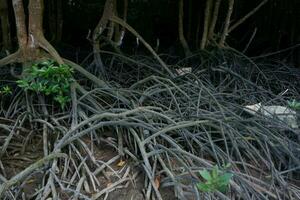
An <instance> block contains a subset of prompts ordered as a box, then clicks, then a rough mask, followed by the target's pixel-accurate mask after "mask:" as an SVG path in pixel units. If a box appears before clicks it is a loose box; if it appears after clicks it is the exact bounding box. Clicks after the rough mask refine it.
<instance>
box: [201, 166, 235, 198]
mask: <svg viewBox="0 0 300 200" xmlns="http://www.w3.org/2000/svg"><path fill="white" fill-rule="evenodd" d="M228 167H230V164H227V165H226V166H225V167H224V168H228ZM199 173H200V176H201V177H202V178H203V179H204V180H205V182H204V183H198V184H197V187H198V189H199V190H200V191H201V192H215V191H220V192H223V193H225V192H226V191H227V189H228V186H229V182H230V179H231V178H232V176H233V174H232V173H225V172H223V170H220V169H219V168H218V166H215V167H214V168H213V169H212V170H211V171H210V172H209V171H207V170H206V169H204V170H201V171H200V172H199Z"/></svg>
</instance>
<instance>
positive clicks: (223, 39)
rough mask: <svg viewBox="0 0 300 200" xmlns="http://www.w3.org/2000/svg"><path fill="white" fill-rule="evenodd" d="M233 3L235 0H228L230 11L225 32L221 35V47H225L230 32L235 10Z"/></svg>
mask: <svg viewBox="0 0 300 200" xmlns="http://www.w3.org/2000/svg"><path fill="white" fill-rule="evenodd" d="M233 5H234V0H228V11H227V15H226V19H225V24H224V29H223V33H222V35H221V39H220V43H219V45H220V46H221V47H224V45H225V41H226V38H227V36H228V34H229V26H230V20H231V15H232V12H233Z"/></svg>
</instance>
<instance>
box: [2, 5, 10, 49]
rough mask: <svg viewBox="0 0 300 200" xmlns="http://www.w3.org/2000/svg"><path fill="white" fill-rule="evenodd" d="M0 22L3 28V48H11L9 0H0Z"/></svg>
mask: <svg viewBox="0 0 300 200" xmlns="http://www.w3.org/2000/svg"><path fill="white" fill-rule="evenodd" d="M0 22H1V30H2V42H3V50H10V49H11V47H12V46H11V35H10V24H9V19H8V7H7V0H0Z"/></svg>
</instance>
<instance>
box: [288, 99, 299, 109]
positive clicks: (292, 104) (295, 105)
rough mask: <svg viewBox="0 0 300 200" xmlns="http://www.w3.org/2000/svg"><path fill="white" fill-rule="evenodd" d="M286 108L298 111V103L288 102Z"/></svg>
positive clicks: (294, 101)
mask: <svg viewBox="0 0 300 200" xmlns="http://www.w3.org/2000/svg"><path fill="white" fill-rule="evenodd" d="M288 106H289V107H290V108H291V109H294V110H300V102H299V101H296V100H295V99H293V101H288Z"/></svg>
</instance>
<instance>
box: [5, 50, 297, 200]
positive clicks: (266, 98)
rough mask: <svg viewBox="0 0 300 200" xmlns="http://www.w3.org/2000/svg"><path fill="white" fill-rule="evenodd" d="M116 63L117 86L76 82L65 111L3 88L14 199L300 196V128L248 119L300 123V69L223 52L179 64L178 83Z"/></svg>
mask: <svg viewBox="0 0 300 200" xmlns="http://www.w3.org/2000/svg"><path fill="white" fill-rule="evenodd" d="M104 63H105V64H106V65H107V66H113V67H110V68H109V69H107V74H108V75H109V78H108V79H109V80H108V81H107V83H109V87H107V88H103V87H99V86H97V85H96V84H95V83H94V82H95V80H94V82H93V81H91V80H87V79H86V78H84V77H83V75H82V74H79V73H76V74H74V76H75V78H76V80H77V83H80V87H77V88H76V89H75V91H76V92H74V88H73V89H71V91H72V93H71V97H72V101H71V102H69V103H68V104H67V106H66V107H65V108H61V107H59V106H58V104H57V102H55V101H54V100H52V99H51V98H50V96H46V98H44V99H43V98H41V95H37V94H36V93H33V92H32V93H26V92H24V91H23V90H22V88H18V87H17V85H16V84H15V81H14V80H9V81H7V79H6V80H5V81H3V82H4V83H3V86H5V85H7V84H10V85H11V86H12V87H15V90H13V92H14V93H13V94H11V95H6V96H1V98H2V99H1V105H0V117H1V120H0V128H1V132H0V147H1V148H0V183H1V185H0V196H1V195H3V196H4V198H3V199H4V200H10V199H22V200H23V199H45V200H51V199H105V200H107V199H109V200H116V199H118V200H135V199H136V200H142V199H162V200H171V199H172V200H173V199H187V200H194V199H195V200H196V199H197V200H198V199H201V200H202V199H205V200H206V199H207V200H209V199H255V200H256V199H258V200H260V199H291V200H293V199H295V200H296V199H300V173H299V172H300V170H299V166H300V157H299V155H300V141H299V139H300V137H299V136H300V129H299V128H298V127H297V126H296V127H291V126H290V125H289V124H288V123H286V122H284V121H283V120H281V119H280V118H279V117H276V116H274V115H272V116H268V117H266V116H263V115H262V113H263V112H262V111H260V110H258V111H257V112H256V113H255V112H254V113H252V114H249V112H247V111H245V106H246V105H252V104H256V103H262V105H263V106H274V105H276V106H281V107H289V109H290V110H292V111H291V113H292V115H293V116H292V117H297V118H298V121H297V123H299V119H300V118H299V114H300V113H299V111H300V104H299V100H300V90H299V88H300V70H299V69H297V68H295V67H292V66H288V65H287V64H283V63H282V62H276V61H273V60H271V61H266V60H265V59H258V60H255V59H251V58H248V57H246V56H244V55H241V54H239V53H237V52H235V51H234V52H231V51H225V52H224V51H221V50H220V51H218V50H216V51H215V52H210V53H206V54H204V53H203V54H197V55H195V56H193V57H191V58H187V59H184V60H179V61H176V62H173V63H175V64H173V65H172V66H173V68H171V70H172V71H173V72H174V74H176V76H175V77H169V76H168V75H166V74H162V73H161V71H159V70H158V69H161V68H160V65H159V64H157V63H156V62H155V61H154V60H153V59H152V58H149V57H145V56H143V57H134V58H124V57H122V56H120V57H118V56H116V55H114V54H113V55H111V57H109V59H108V61H106V62H104ZM83 65H84V64H83ZM191 66H192V67H191ZM189 67H190V68H189ZM187 68H189V70H187V71H185V72H183V73H182V69H187ZM85 69H87V70H89V71H90V73H92V74H93V75H95V76H97V75H99V71H97V70H95V69H94V68H93V67H90V68H89V65H87V66H85ZM183 71H184V70H183ZM97 80H98V79H97ZM216 169H217V171H216ZM205 173H206V174H205ZM208 173H209V174H213V173H215V174H217V175H216V177H214V178H216V180H217V181H215V179H214V181H213V184H212V185H209V187H210V188H209V190H205V188H204V189H203V187H201V186H200V187H199V184H200V185H201V183H202V186H203V184H204V185H205V184H207V182H205V180H207V179H209V178H210V177H211V176H212V175H207V174H208ZM209 176H210V177H209ZM222 176H227V177H229V178H228V179H226V180H227V182H226V181H225V182H226V184H224V183H223V181H224V180H220V179H218V178H220V177H222ZM219 184H223V185H222V186H224V185H225V186H226V187H225V190H223V188H221V187H220V185H219ZM206 189H207V188H206Z"/></svg>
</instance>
